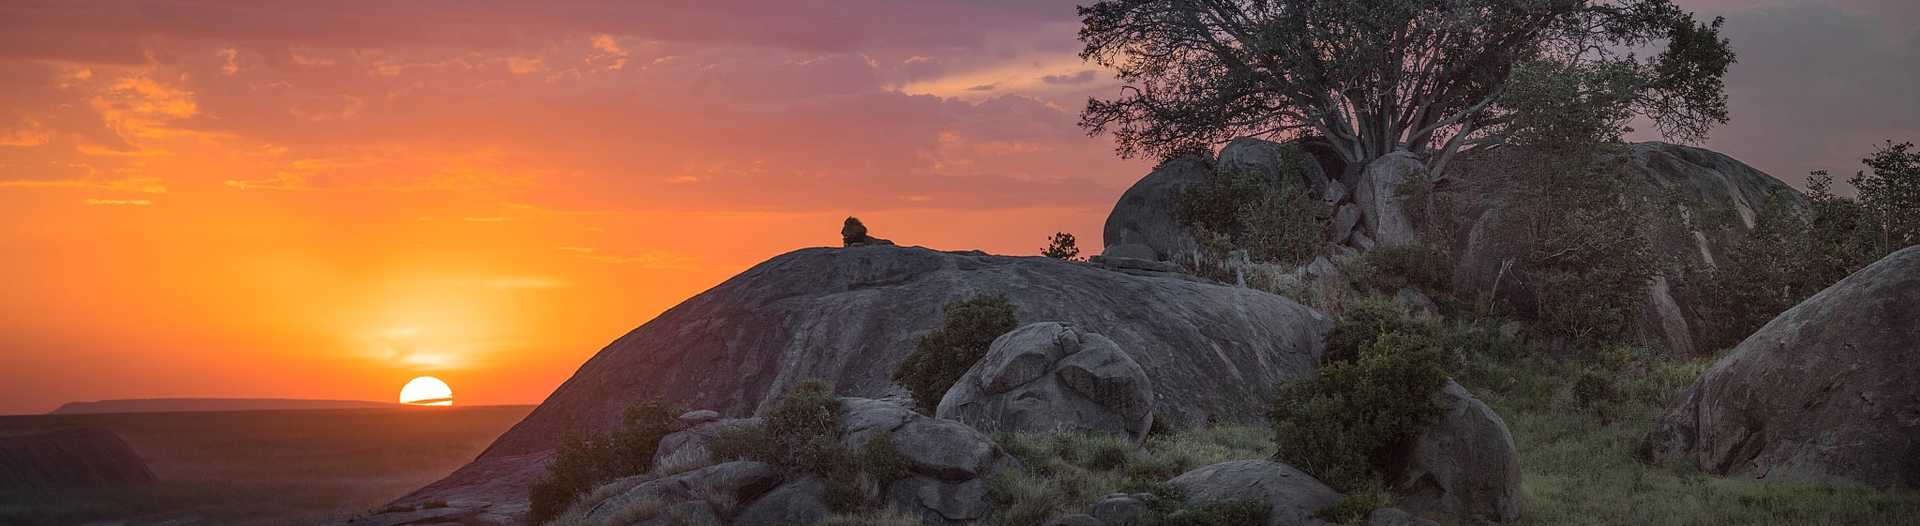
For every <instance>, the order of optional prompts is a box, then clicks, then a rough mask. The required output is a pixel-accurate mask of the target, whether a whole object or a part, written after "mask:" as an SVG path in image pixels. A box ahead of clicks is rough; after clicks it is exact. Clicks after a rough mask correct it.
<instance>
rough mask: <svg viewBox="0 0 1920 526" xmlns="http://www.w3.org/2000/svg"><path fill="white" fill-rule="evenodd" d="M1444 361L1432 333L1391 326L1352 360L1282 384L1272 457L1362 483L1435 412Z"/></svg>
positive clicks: (1340, 481)
mask: <svg viewBox="0 0 1920 526" xmlns="http://www.w3.org/2000/svg"><path fill="white" fill-rule="evenodd" d="M1450 363H1451V358H1450V356H1449V354H1448V353H1447V352H1446V351H1445V350H1443V349H1441V348H1440V346H1439V344H1438V342H1436V341H1435V339H1434V338H1433V337H1432V336H1430V335H1427V334H1424V333H1413V334H1409V333H1405V332H1389V333H1386V334H1384V335H1380V336H1378V337H1377V338H1376V339H1375V340H1374V341H1372V342H1368V343H1366V344H1365V345H1364V346H1362V347H1361V349H1360V351H1359V353H1358V354H1357V355H1355V356H1353V357H1352V358H1351V359H1343V360H1334V361H1330V362H1327V363H1325V364H1323V365H1322V366H1321V368H1320V371H1319V372H1318V373H1317V374H1315V375H1314V376H1311V377H1308V378H1302V379H1298V380H1294V381H1291V382H1288V383H1286V384H1282V385H1281V386H1280V388H1279V390H1278V392H1277V393H1276V394H1275V397H1274V398H1275V399H1274V411H1273V428H1274V442H1275V443H1277V444H1278V445H1279V452H1278V453H1277V454H1276V455H1275V456H1276V458H1278V459H1279V460H1280V461H1281V462H1285V463H1287V464H1290V465H1293V466H1295V467H1298V468H1300V469H1301V470H1304V471H1306V472H1307V473H1309V474H1312V475H1313V476H1314V477H1315V478H1318V479H1320V480H1321V481H1322V482H1325V483H1327V485H1329V486H1333V487H1334V488H1335V489H1339V490H1342V491H1348V490H1352V489H1355V488H1362V487H1365V486H1366V484H1368V483H1370V482H1371V481H1373V480H1376V479H1377V478H1378V477H1379V475H1380V473H1381V471H1382V469H1383V468H1384V467H1385V464H1386V460H1387V456H1388V455H1389V454H1390V453H1391V452H1392V449H1393V448H1394V447H1396V446H1399V445H1402V444H1403V443H1404V441H1406V440H1408V439H1410V438H1412V437H1413V436H1414V435H1415V434H1416V433H1418V432H1419V430H1420V429H1421V427H1423V426H1425V425H1426V424H1427V423H1429V422H1431V421H1432V420H1433V419H1434V418H1436V417H1438V416H1439V414H1440V412H1441V411H1442V410H1443V406H1442V405H1441V404H1440V400H1439V398H1438V397H1437V396H1435V395H1436V393H1437V392H1438V391H1439V390H1440V388H1441V386H1442V385H1444V384H1445V383H1446V380H1447V372H1446V371H1447V370H1448V369H1450V368H1451V367H1450Z"/></svg>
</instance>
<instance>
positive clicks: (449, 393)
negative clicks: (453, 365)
mask: <svg viewBox="0 0 1920 526" xmlns="http://www.w3.org/2000/svg"><path fill="white" fill-rule="evenodd" d="M400 403H402V404H407V405H431V406H450V405H453V388H451V387H447V383H446V382H443V381H440V379H439V378H434V377H431V376H422V377H419V378H414V379H413V380H412V381H409V382H407V386H406V387H402V388H400Z"/></svg>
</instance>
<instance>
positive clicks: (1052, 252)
mask: <svg viewBox="0 0 1920 526" xmlns="http://www.w3.org/2000/svg"><path fill="white" fill-rule="evenodd" d="M1040 255H1042V256H1046V257H1050V258H1053V259H1060V260H1066V261H1079V260H1080V244H1079V242H1077V241H1075V240H1074V239H1073V234H1069V233H1066V232H1055V233H1054V234H1053V235H1051V236H1047V248H1044V249H1041V250H1040Z"/></svg>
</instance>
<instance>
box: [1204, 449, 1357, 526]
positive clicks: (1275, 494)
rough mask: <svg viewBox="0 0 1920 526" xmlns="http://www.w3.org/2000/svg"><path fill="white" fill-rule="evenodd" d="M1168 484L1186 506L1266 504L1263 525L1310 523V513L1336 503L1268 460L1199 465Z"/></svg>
mask: <svg viewBox="0 0 1920 526" xmlns="http://www.w3.org/2000/svg"><path fill="white" fill-rule="evenodd" d="M1167 483H1168V484H1171V485H1173V486H1174V487H1176V488H1180V491H1181V492H1182V493H1183V494H1185V495H1186V501H1187V503H1189V504H1201V503H1208V502H1259V503H1263V504H1266V505H1267V526H1298V525H1304V524H1311V523H1312V522H1311V521H1313V520H1315V519H1314V518H1313V514H1314V513H1315V512H1318V511H1320V510H1321V509H1324V508H1326V507H1328V506H1332V505H1333V504H1334V503H1336V502H1339V501H1340V492H1337V491H1334V490H1333V488H1329V487H1327V485H1326V484H1321V483H1320V481H1319V480H1315V479H1314V478H1313V477H1312V476H1309V475H1307V474H1306V473H1304V472H1302V471H1300V470H1298V469H1294V467H1293V466H1289V465H1286V464H1282V463H1279V462H1274V461H1271V460H1235V461H1231V462H1222V463H1219V464H1213V465H1210V466H1201V467H1200V468H1197V469H1194V470H1193V471H1188V472H1186V473H1182V474H1181V475H1180V476H1178V477H1174V478H1173V480H1169V481H1167Z"/></svg>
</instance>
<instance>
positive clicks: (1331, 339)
mask: <svg viewBox="0 0 1920 526" xmlns="http://www.w3.org/2000/svg"><path fill="white" fill-rule="evenodd" d="M1432 331H1433V326H1432V324H1429V323H1426V322H1421V321H1419V320H1415V319H1413V316H1412V314H1411V313H1409V312H1408V311H1407V307H1406V306H1405V305H1401V304H1399V303H1397V302H1395V301H1393V300H1392V299H1390V298H1386V297H1383V296H1367V297H1364V298H1360V299H1358V300H1355V301H1353V302H1351V303H1348V304H1347V308H1346V310H1344V311H1342V312H1341V313H1340V320H1339V322H1338V323H1335V324H1334V326H1333V330H1332V331H1328V332H1327V354H1326V361H1338V360H1347V359H1351V358H1353V357H1354V356H1355V355H1357V354H1358V353H1359V351H1360V349H1364V348H1366V346H1367V345H1368V344H1371V343H1373V341H1374V340H1378V339H1380V337H1381V336H1385V335H1387V334H1393V333H1401V334H1430V333H1431V332H1432Z"/></svg>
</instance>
